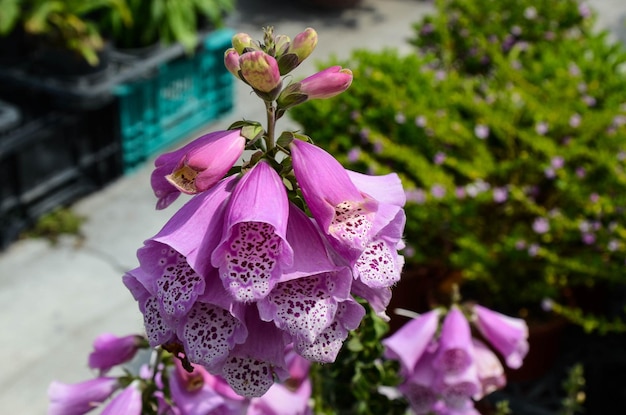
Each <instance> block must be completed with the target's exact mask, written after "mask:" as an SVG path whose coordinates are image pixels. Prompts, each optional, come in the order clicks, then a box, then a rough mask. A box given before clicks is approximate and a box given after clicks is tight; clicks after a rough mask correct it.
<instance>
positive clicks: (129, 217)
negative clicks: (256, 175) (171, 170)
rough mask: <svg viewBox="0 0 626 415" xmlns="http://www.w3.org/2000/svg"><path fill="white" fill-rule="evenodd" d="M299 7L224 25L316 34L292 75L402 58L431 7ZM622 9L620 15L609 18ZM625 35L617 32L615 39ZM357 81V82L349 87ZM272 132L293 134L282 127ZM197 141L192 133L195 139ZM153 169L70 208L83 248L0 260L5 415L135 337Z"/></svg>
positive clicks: (240, 110) (34, 409) (604, 9)
mask: <svg viewBox="0 0 626 415" xmlns="http://www.w3.org/2000/svg"><path fill="white" fill-rule="evenodd" d="M590 3H591V5H592V7H594V8H596V9H598V10H600V12H601V19H600V21H601V24H602V26H603V27H609V28H611V29H617V28H619V27H620V25H622V26H623V16H624V15H625V12H626V4H624V3H625V2H624V1H623V0H595V1H591V2H590ZM298 4H299V2H297V1H282V0H273V1H272V0H240V1H239V7H238V9H239V11H238V13H236V14H235V16H233V18H232V19H231V21H230V22H229V26H230V27H232V28H233V29H235V30H236V31H243V32H247V33H250V34H251V35H253V36H254V37H260V36H261V27H263V26H268V25H273V26H274V27H275V31H276V33H285V34H288V35H290V36H294V35H295V34H296V33H298V32H300V31H301V30H303V29H304V28H305V27H307V26H311V27H314V28H315V29H316V30H317V31H318V33H319V45H318V48H317V50H316V51H315V53H314V54H313V56H312V57H311V58H310V59H309V60H308V61H307V62H305V64H303V65H302V67H301V68H298V70H297V71H296V72H294V76H306V75H309V74H312V73H313V68H314V63H315V61H316V60H325V59H327V58H328V57H330V56H332V55H335V56H338V57H340V58H341V57H347V56H348V55H349V54H350V51H351V50H353V49H355V48H369V49H372V50H380V49H382V48H384V47H397V48H400V49H401V50H406V51H408V50H410V49H409V47H408V45H407V43H406V39H407V38H408V37H410V36H412V33H413V32H412V30H411V25H412V23H414V22H417V21H418V20H419V18H420V16H422V15H423V14H424V13H426V12H428V11H430V10H432V5H431V4H430V3H428V2H423V1H419V0H364V1H363V3H362V4H361V5H360V6H359V7H357V8H355V9H350V10H346V11H343V12H336V11H332V12H330V11H329V12H324V11H320V10H314V9H308V8H305V7H303V6H298ZM616 11H620V13H616ZM622 34H623V32H622ZM355 82H358V80H355ZM238 84H239V85H238V87H237V90H236V91H237V92H236V94H237V97H236V100H235V102H236V106H235V108H234V110H233V111H232V113H230V114H228V115H227V116H224V117H223V118H222V119H220V120H218V121H217V122H215V123H213V124H212V125H210V126H208V127H207V130H216V129H223V128H225V127H226V126H228V125H229V124H230V123H232V122H234V121H237V120H239V119H243V118H245V119H254V120H259V121H261V120H263V118H264V114H263V113H264V111H263V107H262V103H261V101H260V100H258V99H256V98H255V97H253V96H251V94H250V92H249V89H248V88H247V87H245V86H244V85H243V84H241V83H238ZM279 128H280V129H290V128H297V126H296V125H295V124H294V123H293V122H290V121H289V120H286V121H282V120H281V123H280V124H279ZM196 135H198V134H196ZM150 172H151V163H147V164H146V165H144V166H143V167H142V168H140V169H138V170H137V171H135V172H134V173H133V174H130V175H127V176H125V177H123V178H121V179H119V180H118V181H116V182H115V183H112V184H111V185H109V186H108V187H107V188H105V189H103V190H102V191H100V192H98V193H95V194H93V195H91V196H88V197H86V198H84V199H82V200H81V201H79V202H78V203H77V204H76V205H75V211H76V212H77V213H78V214H80V215H83V216H85V217H86V218H87V222H86V224H85V225H84V227H83V233H84V240H82V241H80V240H78V239H76V238H74V237H65V238H62V239H61V241H60V243H59V244H58V245H57V246H51V245H50V244H49V243H48V242H47V241H44V240H23V241H19V242H17V243H15V244H13V245H12V246H10V247H9V248H8V249H7V250H5V251H4V252H1V253H0V328H1V329H2V335H1V336H2V337H1V339H0V351H1V352H2V355H1V356H2V357H3V358H4V361H3V362H2V363H1V364H0V365H1V367H2V369H1V370H0V408H1V410H2V412H3V413H8V414H18V415H31V414H32V415H35V414H42V413H45V411H46V407H47V397H46V389H47V387H48V385H49V383H50V382H51V381H52V380H53V379H56V380H59V381H63V382H78V381H81V380H86V379H88V378H90V377H92V376H93V375H94V374H93V373H92V372H90V371H89V369H88V368H87V363H86V361H87V360H86V359H87V355H88V353H89V351H90V349H91V343H92V341H93V339H94V338H95V337H96V336H97V335H98V334H99V333H101V332H105V331H108V332H112V333H114V334H118V335H124V334H130V333H136V332H141V331H142V320H141V314H140V313H139V311H138V309H137V306H136V303H135V302H134V300H133V299H132V297H131V296H130V294H129V293H128V292H127V290H126V289H125V288H124V286H123V285H122V282H121V276H122V274H123V273H124V272H125V271H126V270H128V269H131V268H133V267H135V266H136V265H137V261H136V258H135V251H136V250H137V248H139V247H140V246H141V245H142V242H143V241H144V240H145V239H147V238H149V237H150V236H152V235H154V234H155V233H156V232H157V231H158V230H159V229H160V228H161V227H162V226H163V225H164V224H165V222H166V221H167V219H168V218H169V217H170V216H171V215H172V214H173V212H174V211H175V209H177V208H178V207H179V206H181V205H182V203H183V201H184V200H185V198H181V200H179V201H178V202H177V203H176V204H175V205H174V206H172V207H170V208H169V209H167V210H166V211H156V210H154V204H155V198H154V196H153V194H152V191H151V189H150V185H149V176H150Z"/></svg>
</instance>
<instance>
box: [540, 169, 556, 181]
mask: <svg viewBox="0 0 626 415" xmlns="http://www.w3.org/2000/svg"><path fill="white" fill-rule="evenodd" d="M543 174H544V175H545V176H546V178H547V179H554V178H555V177H556V171H555V170H554V168H553V167H546V168H545V169H544V170H543Z"/></svg>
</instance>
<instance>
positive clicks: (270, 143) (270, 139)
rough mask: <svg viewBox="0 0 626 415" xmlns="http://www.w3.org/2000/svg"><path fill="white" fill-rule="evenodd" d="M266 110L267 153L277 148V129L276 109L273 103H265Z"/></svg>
mask: <svg viewBox="0 0 626 415" xmlns="http://www.w3.org/2000/svg"><path fill="white" fill-rule="evenodd" d="M265 110H266V113H267V135H266V136H265V144H266V146H267V151H271V150H272V149H273V148H274V147H275V143H274V130H275V128H276V108H274V105H273V104H272V103H271V102H267V101H266V102H265Z"/></svg>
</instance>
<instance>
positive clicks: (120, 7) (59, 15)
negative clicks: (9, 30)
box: [24, 0, 130, 65]
mask: <svg viewBox="0 0 626 415" xmlns="http://www.w3.org/2000/svg"><path fill="white" fill-rule="evenodd" d="M103 11H109V12H111V13H113V12H115V13H117V14H118V15H119V16H120V18H121V19H123V20H124V21H126V22H128V21H129V19H130V15H129V12H128V9H127V7H126V3H125V1H124V0H91V1H84V0H26V1H25V16H24V28H25V29H26V31H27V32H28V33H31V34H35V35H42V36H45V38H46V39H47V41H48V42H50V43H52V44H54V45H56V46H59V47H64V48H67V49H69V50H72V51H75V52H77V53H78V54H79V55H81V56H82V57H83V58H84V59H85V60H86V61H87V62H89V64H91V65H96V64H97V63H98V60H99V59H98V54H97V52H98V51H100V50H102V48H103V46H104V42H103V39H102V36H101V34H100V31H99V28H98V26H97V24H96V23H95V22H94V21H93V20H92V19H91V18H90V15H93V14H94V13H96V12H103Z"/></svg>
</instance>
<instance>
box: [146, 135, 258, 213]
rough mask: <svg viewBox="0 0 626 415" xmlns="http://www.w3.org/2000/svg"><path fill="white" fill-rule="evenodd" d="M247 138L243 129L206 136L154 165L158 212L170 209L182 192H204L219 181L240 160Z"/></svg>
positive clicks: (152, 181) (153, 184) (159, 158)
mask: <svg viewBox="0 0 626 415" xmlns="http://www.w3.org/2000/svg"><path fill="white" fill-rule="evenodd" d="M245 144H246V139H245V137H243V136H242V135H241V130H229V131H216V132H213V133H210V134H206V135H203V136H201V137H199V138H197V139H195V140H193V141H192V142H190V143H189V144H187V145H185V146H183V147H181V148H180V149H178V150H175V151H172V152H170V153H164V154H162V155H160V156H159V157H158V158H157V159H156V160H155V162H154V165H155V169H154V171H153V172H152V176H151V179H150V180H151V184H152V189H153V190H154V194H155V196H156V197H157V198H158V201H157V209H164V208H166V207H167V206H169V205H170V204H171V203H172V202H174V200H176V198H178V196H179V195H180V193H181V192H182V193H187V194H195V193H199V192H204V191H206V190H208V189H210V188H211V187H212V186H214V185H215V184H216V183H217V182H219V181H220V180H221V179H222V178H223V177H224V175H225V174H226V173H227V172H228V170H230V169H231V168H232V167H233V165H234V164H235V162H236V161H237V159H238V158H239V157H241V154H242V153H243V149H244V147H245Z"/></svg>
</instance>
